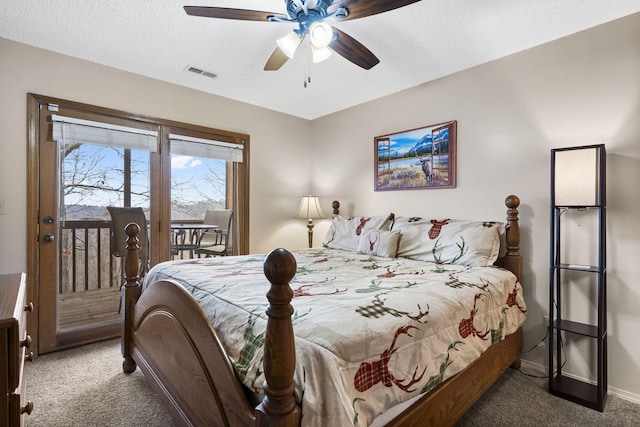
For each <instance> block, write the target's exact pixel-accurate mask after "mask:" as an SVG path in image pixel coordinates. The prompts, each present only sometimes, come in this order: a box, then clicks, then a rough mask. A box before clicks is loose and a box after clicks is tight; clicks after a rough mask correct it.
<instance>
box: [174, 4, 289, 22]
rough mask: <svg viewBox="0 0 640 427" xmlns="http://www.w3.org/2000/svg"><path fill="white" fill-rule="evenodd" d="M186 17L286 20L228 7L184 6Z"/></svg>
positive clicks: (286, 17)
mask: <svg viewBox="0 0 640 427" xmlns="http://www.w3.org/2000/svg"><path fill="white" fill-rule="evenodd" d="M184 11H185V12H187V15H191V16H202V17H205V18H221V19H239V20H242V21H263V22H267V21H269V17H270V16H275V17H279V18H284V19H288V16H286V15H282V14H280V13H273V12H263V11H260V10H246V9H233V8H228V7H208V6H185V7H184Z"/></svg>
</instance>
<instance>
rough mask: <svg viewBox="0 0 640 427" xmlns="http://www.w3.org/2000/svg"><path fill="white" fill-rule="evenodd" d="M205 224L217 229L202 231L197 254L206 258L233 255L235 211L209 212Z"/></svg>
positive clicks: (206, 213)
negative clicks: (232, 232) (232, 233)
mask: <svg viewBox="0 0 640 427" xmlns="http://www.w3.org/2000/svg"><path fill="white" fill-rule="evenodd" d="M204 224H209V225H216V226H217V228H211V229H209V230H203V231H202V233H201V234H200V238H199V239H198V244H197V245H196V249H195V253H196V254H197V255H205V256H206V257H209V256H226V255H231V254H232V253H233V247H232V245H233V244H232V235H231V229H232V226H233V210H231V209H212V210H207V211H206V212H205V214H204Z"/></svg>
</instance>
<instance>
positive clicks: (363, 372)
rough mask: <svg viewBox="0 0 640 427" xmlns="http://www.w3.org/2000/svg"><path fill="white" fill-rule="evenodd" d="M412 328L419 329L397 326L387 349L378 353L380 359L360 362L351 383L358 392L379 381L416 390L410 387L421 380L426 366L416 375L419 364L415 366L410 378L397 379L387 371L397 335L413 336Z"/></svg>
mask: <svg viewBox="0 0 640 427" xmlns="http://www.w3.org/2000/svg"><path fill="white" fill-rule="evenodd" d="M412 329H417V330H420V328H418V327H416V326H411V325H407V326H403V327H401V328H398V330H396V333H395V335H394V336H393V341H391V345H390V346H389V347H388V348H387V349H385V350H384V351H383V352H382V354H380V360H376V361H373V362H362V363H361V364H360V367H359V368H358V371H357V372H356V375H355V377H354V378H353V385H354V387H355V388H356V390H358V391H359V392H365V391H367V390H369V389H370V388H371V387H373V386H374V385H376V384H378V383H380V382H381V383H382V384H383V385H384V386H385V387H391V386H393V385H395V386H396V387H398V388H399V389H400V390H403V391H406V392H407V393H410V392H412V391H415V390H416V389H411V387H412V386H413V385H414V384H416V383H418V382H419V381H421V380H422V377H423V376H424V374H425V372H426V371H427V368H426V367H425V368H424V370H423V371H422V373H421V374H420V375H418V368H419V366H416V368H415V370H414V371H413V375H412V377H411V379H408V380H402V379H398V378H396V377H395V376H394V375H393V374H392V373H391V372H389V361H390V360H391V356H392V355H393V354H394V353H395V352H396V351H397V350H398V349H397V348H396V341H397V339H398V337H400V336H401V335H407V336H409V337H413V335H411V332H410V331H411V330H412Z"/></svg>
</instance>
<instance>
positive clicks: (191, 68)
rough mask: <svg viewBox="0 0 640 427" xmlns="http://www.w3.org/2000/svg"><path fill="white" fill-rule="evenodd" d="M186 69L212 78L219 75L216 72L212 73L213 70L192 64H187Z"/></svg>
mask: <svg viewBox="0 0 640 427" xmlns="http://www.w3.org/2000/svg"><path fill="white" fill-rule="evenodd" d="M185 71H189V72H191V73H196V74H200V75H201V76H205V77H209V78H211V79H215V78H217V77H218V75H217V74H216V73H212V72H211V71H206V70H202V69H200V68H196V67H192V66H190V65H187V67H186V68H185Z"/></svg>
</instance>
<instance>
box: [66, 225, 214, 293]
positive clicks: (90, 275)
mask: <svg viewBox="0 0 640 427" xmlns="http://www.w3.org/2000/svg"><path fill="white" fill-rule="evenodd" d="M192 222H193V223H197V222H198V221H197V220H195V221H180V223H181V224H185V223H192ZM199 222H202V221H199ZM61 229H62V230H61V238H60V245H61V248H60V249H61V253H60V280H59V286H58V293H60V294H64V293H69V292H83V291H92V290H98V289H107V288H113V287H118V288H119V287H120V286H122V283H123V273H124V270H123V269H124V264H123V262H124V261H123V259H121V258H117V257H114V256H111V239H110V234H111V221H109V220H80V221H66V222H63V223H62V226H61ZM175 240H176V236H174V235H172V236H171V242H174V241H175ZM193 256H194V255H193V251H180V252H178V253H176V254H173V255H172V257H173V258H176V259H184V258H191V257H193Z"/></svg>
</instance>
